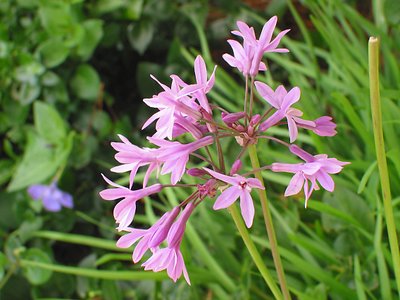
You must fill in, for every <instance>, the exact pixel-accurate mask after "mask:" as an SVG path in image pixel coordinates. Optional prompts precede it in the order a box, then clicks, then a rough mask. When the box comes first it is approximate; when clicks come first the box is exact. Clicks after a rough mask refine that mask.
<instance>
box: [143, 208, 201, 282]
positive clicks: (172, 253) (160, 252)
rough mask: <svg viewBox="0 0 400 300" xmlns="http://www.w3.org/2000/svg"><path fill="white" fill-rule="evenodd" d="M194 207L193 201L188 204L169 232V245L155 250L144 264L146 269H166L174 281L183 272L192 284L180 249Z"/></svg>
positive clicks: (156, 270)
mask: <svg viewBox="0 0 400 300" xmlns="http://www.w3.org/2000/svg"><path fill="white" fill-rule="evenodd" d="M194 208H195V205H194V204H193V203H192V202H190V203H189V204H187V205H186V207H185V209H184V210H183V212H182V214H181V215H180V216H179V218H178V220H177V221H176V222H175V223H174V224H173V225H172V227H171V229H170V230H169V232H168V236H167V242H168V246H167V247H166V248H164V249H156V250H155V251H154V253H153V255H152V256H151V257H150V258H149V259H148V260H147V261H146V262H145V263H143V264H142V266H144V267H145V268H144V269H145V270H153V271H154V272H159V271H162V270H165V269H166V270H167V274H168V276H169V277H170V278H171V279H172V280H173V281H174V282H176V281H177V280H178V278H180V277H181V276H182V274H183V276H184V278H185V280H186V282H187V283H188V284H189V285H190V279H189V275H188V273H187V270H186V266H185V262H184V260H183V256H182V253H181V251H180V245H181V242H182V238H183V234H184V232H185V228H186V222H187V220H188V218H189V217H190V215H191V214H192V212H193V210H194Z"/></svg>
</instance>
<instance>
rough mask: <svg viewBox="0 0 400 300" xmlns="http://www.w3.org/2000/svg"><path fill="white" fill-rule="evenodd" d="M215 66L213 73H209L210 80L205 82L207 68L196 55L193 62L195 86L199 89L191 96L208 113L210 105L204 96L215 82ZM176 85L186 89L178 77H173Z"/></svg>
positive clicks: (185, 85) (199, 56)
mask: <svg viewBox="0 0 400 300" xmlns="http://www.w3.org/2000/svg"><path fill="white" fill-rule="evenodd" d="M216 68H217V66H215V67H214V70H213V72H212V73H211V76H210V79H208V80H207V66H206V63H205V62H204V59H203V57H201V55H198V56H197V57H196V59H195V61H194V74H195V77H196V85H197V86H199V87H200V88H199V89H198V90H196V91H195V92H194V93H193V94H192V96H193V97H194V98H196V99H197V100H198V102H199V104H200V106H201V107H202V108H204V110H205V111H206V112H208V113H211V108H210V104H209V103H208V99H207V96H206V94H207V93H208V92H209V91H210V90H211V89H212V87H213V86H214V82H215V70H216ZM173 76H174V77H173V78H175V80H176V81H177V83H178V84H179V85H180V86H181V87H187V86H188V84H187V83H185V82H184V81H183V80H181V79H180V78H179V77H178V76H176V75H173Z"/></svg>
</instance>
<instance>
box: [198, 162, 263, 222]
mask: <svg viewBox="0 0 400 300" xmlns="http://www.w3.org/2000/svg"><path fill="white" fill-rule="evenodd" d="M203 169H204V170H206V171H207V172H208V173H209V174H211V175H212V176H213V177H215V178H216V179H219V180H221V181H223V182H226V183H229V184H230V185H232V186H231V187H229V188H227V189H226V190H224V191H223V192H222V194H221V195H220V196H219V197H218V198H217V200H216V201H215V203H214V206H213V208H214V209H215V210H218V209H222V208H227V207H229V206H231V205H232V204H233V202H235V201H236V200H237V199H238V198H239V197H240V209H241V211H242V216H243V219H244V222H245V223H246V226H247V227H248V228H250V227H251V226H252V224H253V219H254V204H253V199H252V198H251V194H250V192H251V189H252V188H257V189H262V190H263V189H264V187H263V185H262V184H261V182H260V181H259V180H258V179H257V178H245V177H243V176H240V175H237V174H235V175H233V176H227V175H223V174H221V173H218V172H215V171H212V170H210V169H208V168H203Z"/></svg>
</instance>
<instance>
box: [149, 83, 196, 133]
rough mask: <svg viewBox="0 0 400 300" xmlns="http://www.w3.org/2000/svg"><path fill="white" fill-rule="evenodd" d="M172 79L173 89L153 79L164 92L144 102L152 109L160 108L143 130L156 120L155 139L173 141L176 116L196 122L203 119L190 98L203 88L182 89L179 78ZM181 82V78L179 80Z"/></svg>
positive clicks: (193, 86)
mask: <svg viewBox="0 0 400 300" xmlns="http://www.w3.org/2000/svg"><path fill="white" fill-rule="evenodd" d="M171 77H172V85H171V88H169V87H167V86H166V85H164V84H162V83H161V82H159V81H158V80H157V79H156V78H155V77H154V76H152V78H153V79H154V80H155V81H156V82H157V83H158V84H159V85H160V86H161V87H162V88H163V89H164V91H163V92H161V93H159V94H158V95H155V96H153V97H152V98H148V99H144V100H143V101H144V102H145V103H146V104H147V105H148V106H150V107H153V108H158V109H159V112H157V113H155V114H154V115H153V116H151V117H150V118H149V119H148V120H147V121H146V122H145V123H144V125H143V127H142V129H144V128H146V127H147V126H149V125H150V124H151V123H153V122H154V121H155V120H157V122H156V131H157V132H156V133H155V134H154V137H157V138H165V137H167V138H168V139H170V140H171V139H172V132H173V128H174V124H175V121H176V119H175V116H176V115H183V116H190V117H192V118H193V119H195V120H198V119H200V118H201V117H202V115H201V113H200V112H198V111H197V110H196V104H195V103H194V100H192V99H191V98H189V97H188V96H189V95H192V94H193V93H195V92H196V91H198V90H199V89H201V88H202V86H201V85H186V86H185V87H183V88H182V89H181V88H180V86H179V84H178V78H179V77H178V76H171ZM179 80H180V78H179Z"/></svg>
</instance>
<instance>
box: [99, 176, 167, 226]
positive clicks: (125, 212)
mask: <svg viewBox="0 0 400 300" xmlns="http://www.w3.org/2000/svg"><path fill="white" fill-rule="evenodd" d="M101 175H102V176H103V178H104V180H105V181H106V182H107V183H108V184H109V185H111V186H114V188H110V189H105V190H103V191H101V192H100V196H101V197H102V198H103V199H104V200H116V199H119V198H124V199H123V200H121V201H120V202H119V203H118V204H117V205H116V206H115V207H114V218H115V222H116V223H117V224H119V226H118V227H117V229H118V230H119V231H121V230H125V229H126V228H127V227H128V226H129V224H131V223H132V220H133V218H134V216H135V212H136V202H137V201H138V200H140V199H142V198H144V197H147V196H150V195H151V194H155V193H158V192H160V191H161V190H162V185H161V184H153V185H152V186H149V187H146V188H143V189H140V190H135V191H132V190H130V189H128V188H126V187H123V186H121V185H118V184H116V183H114V182H112V181H111V180H109V179H108V178H107V177H105V176H104V175H103V174H101Z"/></svg>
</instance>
